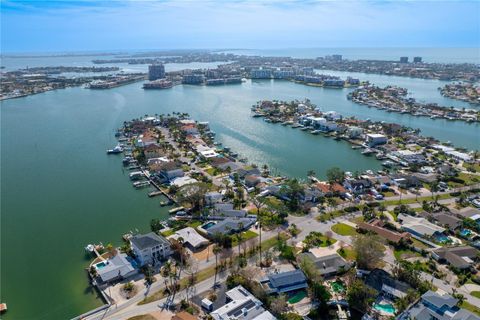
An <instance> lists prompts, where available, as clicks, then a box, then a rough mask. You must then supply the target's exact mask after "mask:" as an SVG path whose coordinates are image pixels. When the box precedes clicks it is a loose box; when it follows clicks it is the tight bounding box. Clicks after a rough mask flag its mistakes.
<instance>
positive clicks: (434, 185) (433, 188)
mask: <svg viewBox="0 0 480 320" xmlns="http://www.w3.org/2000/svg"><path fill="white" fill-rule="evenodd" d="M437 191H438V182H437V181H433V182H432V183H430V192H431V193H432V199H433V196H434V194H435V192H437Z"/></svg>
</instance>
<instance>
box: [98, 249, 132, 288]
mask: <svg viewBox="0 0 480 320" xmlns="http://www.w3.org/2000/svg"><path fill="white" fill-rule="evenodd" d="M126 257H127V255H126V254H124V253H120V254H117V255H116V256H114V257H113V258H110V259H108V260H107V261H106V262H105V266H104V267H103V268H101V269H98V270H97V273H98V275H99V276H100V278H101V279H102V281H104V282H108V281H110V280H113V279H116V278H119V277H124V276H126V275H128V274H129V273H131V272H133V271H134V270H135V269H134V268H133V266H132V264H131V263H130V262H128V260H127V259H126Z"/></svg>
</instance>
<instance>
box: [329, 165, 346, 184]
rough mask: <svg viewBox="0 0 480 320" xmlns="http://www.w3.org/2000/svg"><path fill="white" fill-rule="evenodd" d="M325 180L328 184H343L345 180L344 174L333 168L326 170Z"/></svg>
mask: <svg viewBox="0 0 480 320" xmlns="http://www.w3.org/2000/svg"><path fill="white" fill-rule="evenodd" d="M327 180H328V182H329V183H331V184H333V183H335V182H336V183H343V181H344V180H345V172H344V171H343V170H341V169H340V168H338V167H333V168H330V169H328V170H327Z"/></svg>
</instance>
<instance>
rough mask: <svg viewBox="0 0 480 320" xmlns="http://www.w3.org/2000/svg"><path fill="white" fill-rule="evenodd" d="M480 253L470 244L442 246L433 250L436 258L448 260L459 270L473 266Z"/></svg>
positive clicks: (440, 260) (433, 255)
mask: <svg viewBox="0 0 480 320" xmlns="http://www.w3.org/2000/svg"><path fill="white" fill-rule="evenodd" d="M479 253H480V251H478V250H477V249H475V248H473V247H470V246H460V247H442V248H438V249H435V250H433V251H432V252H431V254H432V257H433V258H434V259H435V260H437V261H439V262H446V263H448V264H449V265H451V266H452V267H454V268H456V269H459V270H465V269H469V268H471V267H472V266H473V265H474V264H475V261H476V260H477V259H478V258H477V257H478V254H479Z"/></svg>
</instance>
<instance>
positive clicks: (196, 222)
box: [187, 220, 203, 229]
mask: <svg viewBox="0 0 480 320" xmlns="http://www.w3.org/2000/svg"><path fill="white" fill-rule="evenodd" d="M202 223H203V222H202V221H200V220H190V221H188V222H187V226H188V227H190V228H193V229H195V228H198V227H200V226H201V225H202Z"/></svg>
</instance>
